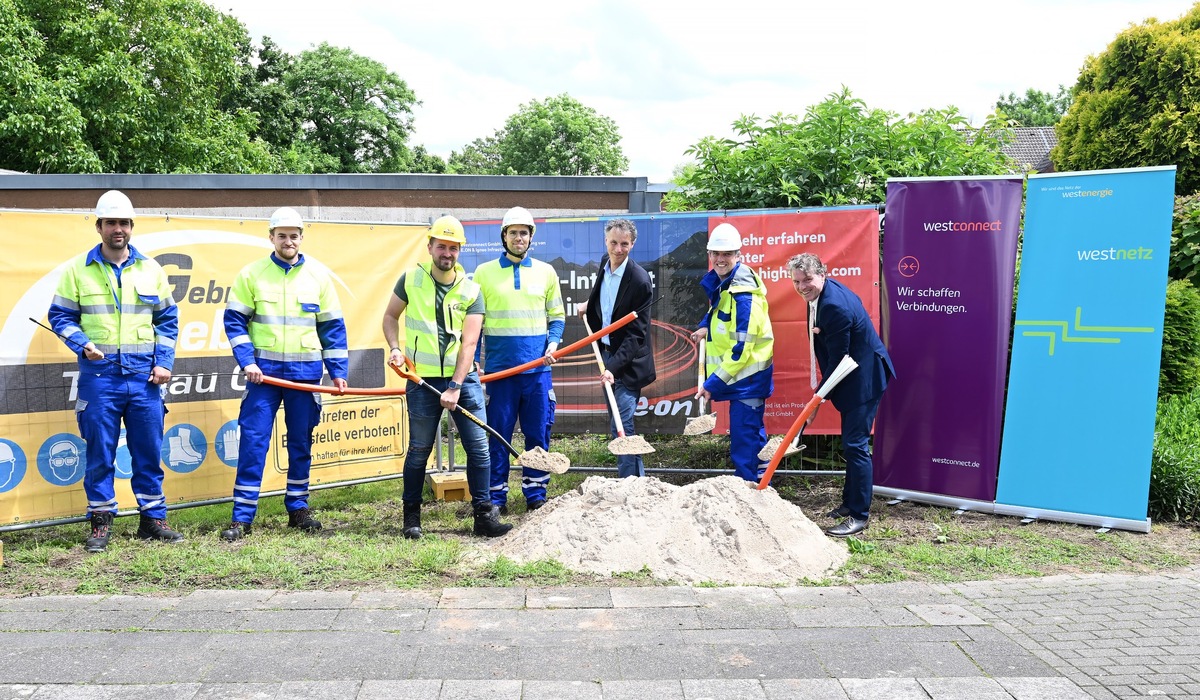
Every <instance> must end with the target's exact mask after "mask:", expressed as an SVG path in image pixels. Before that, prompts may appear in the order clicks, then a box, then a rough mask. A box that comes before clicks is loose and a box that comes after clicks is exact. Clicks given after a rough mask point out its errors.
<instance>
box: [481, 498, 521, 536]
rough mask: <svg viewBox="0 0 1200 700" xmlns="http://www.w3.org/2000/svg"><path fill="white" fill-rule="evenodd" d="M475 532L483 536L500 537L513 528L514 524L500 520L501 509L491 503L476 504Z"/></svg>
mask: <svg viewBox="0 0 1200 700" xmlns="http://www.w3.org/2000/svg"><path fill="white" fill-rule="evenodd" d="M474 510H475V534H476V535H482V536H483V537H500V536H501V535H503V534H505V533H507V532H508V531H509V530H511V529H512V525H509V524H508V523H502V522H500V509H499V508H497V507H496V506H494V505H492V504H491V503H484V504H482V505H475V506H474Z"/></svg>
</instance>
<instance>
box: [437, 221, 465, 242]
mask: <svg viewBox="0 0 1200 700" xmlns="http://www.w3.org/2000/svg"><path fill="white" fill-rule="evenodd" d="M429 237H430V238H438V239H441V240H443V241H452V242H454V243H459V244H461V245H466V244H467V234H466V232H465V231H463V225H462V222H461V221H459V220H458V219H456V218H454V217H453V216H443V217H442V218H440V219H438V220H437V221H435V222H433V225H432V226H430V227H429Z"/></svg>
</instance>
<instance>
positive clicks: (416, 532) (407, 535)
mask: <svg viewBox="0 0 1200 700" xmlns="http://www.w3.org/2000/svg"><path fill="white" fill-rule="evenodd" d="M404 539H406V540H419V539H421V504H420V503H405V504H404Z"/></svg>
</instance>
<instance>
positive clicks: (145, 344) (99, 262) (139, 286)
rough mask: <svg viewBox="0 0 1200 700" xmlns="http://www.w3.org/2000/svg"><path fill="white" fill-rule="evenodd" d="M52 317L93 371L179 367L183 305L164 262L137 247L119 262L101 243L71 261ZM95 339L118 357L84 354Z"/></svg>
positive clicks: (52, 306) (98, 346)
mask: <svg viewBox="0 0 1200 700" xmlns="http://www.w3.org/2000/svg"><path fill="white" fill-rule="evenodd" d="M47 316H48V318H49V319H50V325H51V326H52V327H53V328H54V330H55V332H56V333H58V334H59V335H60V336H62V337H64V338H66V339H67V340H68V343H67V344H68V346H69V347H70V348H71V349H72V350H74V351H75V352H76V353H78V354H79V355H80V364H81V366H86V367H87V368H88V370H89V371H92V372H96V373H101V374H130V373H141V372H146V373H148V372H149V371H150V369H151V368H153V367H155V366H158V367H162V368H163V369H166V370H168V371H170V370H172V369H173V368H174V366H175V339H176V337H177V335H178V329H179V310H178V308H177V307H176V306H175V300H174V299H173V298H172V297H171V285H170V283H169V282H168V281H167V275H166V273H165V272H163V269H162V267H161V266H160V265H159V264H158V262H156V261H155V260H153V259H152V258H147V257H146V256H144V255H142V254H141V253H139V252H138V251H137V249H136V248H134V247H133V246H129V258H128V259H127V260H126V261H125V262H124V263H122V264H121V265H120V266H119V267H114V266H113V264H112V263H109V262H108V261H106V260H105V259H104V257H103V256H102V255H101V254H100V246H99V245H97V246H96V247H95V248H93V249H92V250H90V251H88V252H87V253H84V254H82V255H79V256H77V257H76V258H74V259H73V260H71V262H70V263H68V264H67V267H66V269H65V270H64V271H63V275H62V278H60V279H59V281H58V287H57V288H56V289H55V292H54V299H53V300H52V301H51V303H50V310H49V312H48V313H47ZM89 341H90V342H92V343H95V345H96V349H98V350H100V351H101V352H103V353H104V354H105V355H107V356H109V357H110V358H111V359H113V360H115V361H116V362H115V363H114V362H108V361H105V360H98V361H92V360H88V359H86V358H84V357H83V355H82V351H83V347H84V346H85V345H87V344H88V342H89ZM116 363H120V365H124V367H121V366H120V365H118V364H116Z"/></svg>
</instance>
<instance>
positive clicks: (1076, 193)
mask: <svg viewBox="0 0 1200 700" xmlns="http://www.w3.org/2000/svg"><path fill="white" fill-rule="evenodd" d="M1112 194H1113V191H1112V190H1071V191H1069V192H1063V193H1062V196H1063V197H1064V198H1067V197H1099V198H1100V199H1104V198H1105V197H1111V196H1112Z"/></svg>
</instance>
